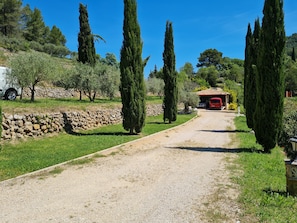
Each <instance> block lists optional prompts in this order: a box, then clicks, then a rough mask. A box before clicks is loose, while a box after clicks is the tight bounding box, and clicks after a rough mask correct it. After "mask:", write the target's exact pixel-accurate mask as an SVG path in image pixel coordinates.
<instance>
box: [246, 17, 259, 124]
mask: <svg viewBox="0 0 297 223" xmlns="http://www.w3.org/2000/svg"><path fill="white" fill-rule="evenodd" d="M260 31H261V27H260V20H259V19H257V20H256V21H255V26H254V32H253V33H252V31H251V28H250V24H249V27H248V32H247V36H246V51H245V63H244V69H245V72H244V75H245V77H244V107H245V110H246V120H247V126H248V127H249V128H252V129H254V112H255V109H256V103H255V102H256V73H257V68H256V64H257V54H258V45H259V36H260Z"/></svg>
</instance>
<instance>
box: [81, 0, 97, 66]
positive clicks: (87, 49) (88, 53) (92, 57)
mask: <svg viewBox="0 0 297 223" xmlns="http://www.w3.org/2000/svg"><path fill="white" fill-rule="evenodd" d="M78 61H79V62H81V63H84V64H89V65H91V66H93V67H94V66H95V64H96V50H95V45H94V36H93V34H92V32H91V28H90V25H89V15H88V11H87V6H84V5H83V4H81V3H80V4H79V33H78Z"/></svg>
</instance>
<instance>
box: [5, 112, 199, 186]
mask: <svg viewBox="0 0 297 223" xmlns="http://www.w3.org/2000/svg"><path fill="white" fill-rule="evenodd" d="M194 116H195V114H192V115H178V118H177V121H176V122H174V123H172V124H164V123H163V122H162V115H160V116H156V117H147V119H146V126H145V127H144V129H143V131H142V133H141V134H139V135H129V134H127V132H126V131H124V129H123V127H122V125H121V124H119V125H110V126H105V127H101V128H98V129H95V130H92V131H84V132H79V133H77V134H66V133H61V134H59V135H58V136H54V137H49V138H48V137H47V138H43V139H35V140H33V139H32V140H27V141H24V142H21V143H16V144H11V143H5V144H4V145H3V147H2V150H1V151H0V181H3V180H5V179H9V178H13V177H16V176H19V175H22V174H25V173H29V172H32V171H35V170H39V169H42V168H45V167H48V166H52V165H55V164H58V163H62V162H65V161H69V160H72V159H74V158H77V157H81V156H84V155H88V154H91V153H94V152H97V151H101V150H104V149H107V148H110V147H113V146H116V145H120V144H122V143H125V142H128V141H131V140H135V139H138V138H140V137H143V136H147V135H149V134H152V133H155V132H159V131H162V130H164V129H168V128H171V127H174V126H177V125H180V124H182V123H184V122H186V121H188V120H189V119H191V118H193V117H194Z"/></svg>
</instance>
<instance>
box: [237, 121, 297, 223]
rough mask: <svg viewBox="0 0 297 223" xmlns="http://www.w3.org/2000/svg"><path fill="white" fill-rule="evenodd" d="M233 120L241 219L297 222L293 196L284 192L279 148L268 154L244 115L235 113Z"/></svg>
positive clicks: (277, 222)
mask: <svg viewBox="0 0 297 223" xmlns="http://www.w3.org/2000/svg"><path fill="white" fill-rule="evenodd" d="M235 124H236V129H237V131H238V133H237V136H238V137H239V139H240V146H239V148H240V149H242V152H241V153H239V159H238V160H237V162H238V163H236V164H237V165H236V166H240V168H239V170H238V169H237V171H238V172H237V174H236V173H235V174H234V177H233V180H234V181H235V182H236V183H237V184H239V185H240V188H241V193H240V197H239V202H240V204H241V208H242V209H243V211H242V216H241V222H269V223H273V222H275V223H285V222H287V223H289V222H297V215H296V214H295V210H296V209H297V199H296V198H294V197H291V196H288V195H287V193H286V177H285V173H286V172H285V164H284V158H285V155H284V153H283V150H282V149H281V148H279V147H276V148H274V149H273V150H272V153H271V154H264V153H262V150H261V147H260V146H259V145H257V144H256V143H255V141H256V139H255V136H254V134H252V133H251V132H250V131H249V129H248V128H247V126H246V124H245V117H237V118H236V119H235ZM238 173H239V174H238Z"/></svg>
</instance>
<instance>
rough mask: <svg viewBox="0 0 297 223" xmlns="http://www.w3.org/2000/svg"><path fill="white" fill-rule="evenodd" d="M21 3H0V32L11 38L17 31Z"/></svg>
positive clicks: (11, 0) (14, 1) (16, 0)
mask: <svg viewBox="0 0 297 223" xmlns="http://www.w3.org/2000/svg"><path fill="white" fill-rule="evenodd" d="M21 5H22V2H21V1H19V0H2V2H1V3H0V12H1V13H0V32H1V33H2V34H3V35H4V36H8V37H13V36H15V35H16V34H17V33H18V31H19V20H20V16H21Z"/></svg>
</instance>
